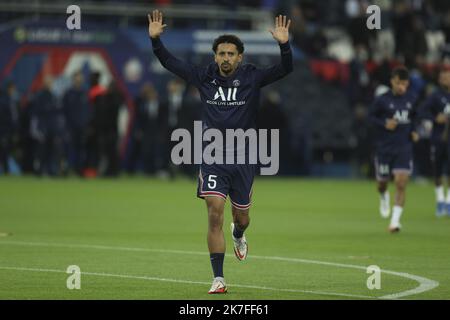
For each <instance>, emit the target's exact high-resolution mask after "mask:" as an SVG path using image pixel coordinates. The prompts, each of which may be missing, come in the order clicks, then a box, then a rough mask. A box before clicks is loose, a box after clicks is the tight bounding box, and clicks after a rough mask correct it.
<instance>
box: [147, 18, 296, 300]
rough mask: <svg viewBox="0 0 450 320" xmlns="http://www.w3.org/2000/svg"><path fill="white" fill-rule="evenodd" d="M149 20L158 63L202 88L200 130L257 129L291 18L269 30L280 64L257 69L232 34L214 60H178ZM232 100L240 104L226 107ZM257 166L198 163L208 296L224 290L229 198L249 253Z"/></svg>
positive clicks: (241, 244) (239, 238) (286, 52)
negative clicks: (262, 99) (211, 275)
mask: <svg viewBox="0 0 450 320" xmlns="http://www.w3.org/2000/svg"><path fill="white" fill-rule="evenodd" d="M148 19H149V35H150V38H151V41H152V45H153V52H154V53H155V55H156V56H157V57H158V59H159V60H160V62H161V64H162V65H163V66H164V67H165V68H167V69H168V70H169V71H171V72H173V73H175V74H176V75H178V76H179V77H181V78H183V79H184V80H186V81H187V82H188V83H190V84H192V85H194V86H195V87H197V89H198V90H199V91H200V96H201V100H202V103H203V127H204V129H206V128H208V129H209V128H215V129H218V130H220V131H221V132H222V133H223V134H224V133H225V130H226V129H243V130H244V131H245V130H247V129H250V128H254V129H256V115H257V110H258V108H259V96H260V89H261V88H262V87H264V86H266V85H268V84H270V83H272V82H275V81H276V80H279V79H281V78H282V77H284V76H286V75H287V74H288V73H290V72H291V71H292V69H293V66H292V52H291V48H290V45H289V32H288V30H289V25H290V20H289V21H288V20H287V19H286V16H281V15H280V16H278V17H276V19H275V28H274V30H270V32H271V34H272V36H273V38H274V39H275V40H276V41H277V42H278V44H279V46H280V51H281V63H280V64H277V65H274V66H272V67H270V68H263V69H259V68H256V67H255V66H254V65H251V64H242V59H243V52H244V45H243V43H242V42H241V40H240V39H239V38H238V37H236V36H234V35H223V36H220V37H219V38H217V39H216V40H215V41H214V43H213V51H214V59H215V63H211V64H209V65H208V66H206V67H196V66H193V65H191V64H188V63H185V62H183V61H180V60H179V59H177V58H175V57H174V56H172V55H171V54H170V53H169V52H168V51H167V49H166V48H165V47H164V45H163V43H162V41H161V39H160V35H161V34H162V33H163V30H164V28H165V27H166V25H165V24H163V17H162V13H161V12H159V11H158V10H155V11H153V12H152V14H151V15H150V14H149V15H148ZM226 93H227V94H226ZM214 100H220V101H221V102H223V103H224V104H225V105H222V106H218V105H214V104H209V103H208V102H211V101H214ZM230 101H232V102H233V103H234V102H240V103H241V104H240V105H232V104H230V105H226V104H227V102H230ZM224 136H225V135H224ZM239 147H243V146H238V148H239ZM247 150H248V149H247ZM255 169H256V166H255V165H252V164H239V165H232V164H226V165H225V164H211V165H206V164H205V163H203V164H202V165H201V167H200V174H199V186H198V192H197V196H198V197H200V198H203V199H205V202H206V206H207V210H208V236H207V240H208V248H209V252H210V259H211V265H212V269H213V273H214V280H213V284H212V286H211V289H210V290H209V293H210V294H214V293H226V292H227V286H226V283H225V279H224V276H223V261H224V256H225V239H224V234H223V230H222V226H223V216H224V214H223V212H224V206H225V201H226V198H227V196H229V197H230V201H231V204H232V215H233V223H232V224H231V228H232V238H233V241H234V252H235V255H236V257H237V258H238V259H239V260H244V259H245V258H246V257H247V248H248V247H247V241H246V238H245V236H244V231H245V229H246V228H247V227H248V225H249V222H250V219H249V208H250V205H251V203H250V198H251V194H252V185H253V178H254V175H255Z"/></svg>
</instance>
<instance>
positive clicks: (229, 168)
mask: <svg viewBox="0 0 450 320" xmlns="http://www.w3.org/2000/svg"><path fill="white" fill-rule="evenodd" d="M255 172H256V165H251V164H239V165H229V164H228V165H220V164H212V165H207V164H202V165H201V166H200V172H199V177H198V188H197V197H199V198H202V199H203V198H205V197H210V196H216V197H221V198H223V199H224V200H226V199H227V196H229V197H230V201H231V205H232V206H233V207H235V208H237V209H241V210H246V209H248V208H250V206H251V197H252V186H253V180H254V177H255Z"/></svg>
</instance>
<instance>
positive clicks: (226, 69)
mask: <svg viewBox="0 0 450 320" xmlns="http://www.w3.org/2000/svg"><path fill="white" fill-rule="evenodd" d="M225 66H226V67H225ZM220 70H222V72H223V73H225V74H227V75H228V74H230V73H232V72H233V67H232V65H231V64H230V63H227V62H224V63H222V64H221V65H220Z"/></svg>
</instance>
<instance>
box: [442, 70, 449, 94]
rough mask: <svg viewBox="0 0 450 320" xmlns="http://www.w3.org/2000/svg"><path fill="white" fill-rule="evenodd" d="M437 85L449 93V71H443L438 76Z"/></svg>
mask: <svg viewBox="0 0 450 320" xmlns="http://www.w3.org/2000/svg"><path fill="white" fill-rule="evenodd" d="M439 83H440V85H441V86H442V87H444V88H445V89H446V90H449V91H450V71H443V72H441V74H440V75H439Z"/></svg>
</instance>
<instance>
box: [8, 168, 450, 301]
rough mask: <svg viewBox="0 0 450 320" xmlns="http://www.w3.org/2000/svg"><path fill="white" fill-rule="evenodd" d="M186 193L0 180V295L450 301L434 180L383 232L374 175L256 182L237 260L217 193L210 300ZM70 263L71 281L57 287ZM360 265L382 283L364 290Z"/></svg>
mask: <svg viewBox="0 0 450 320" xmlns="http://www.w3.org/2000/svg"><path fill="white" fill-rule="evenodd" d="M392 191H393V190H392V186H391V194H392ZM195 192H196V182H195V181H191V180H187V179H177V180H175V181H174V182H170V181H160V180H156V179H148V178H142V177H137V178H126V177H123V178H120V179H117V180H110V179H97V180H90V181H85V180H81V179H77V178H69V179H54V180H53V179H47V178H43V179H37V178H32V177H8V178H7V177H0V299H233V300H235V299H237V300H239V299H294V300H300V299H377V298H400V299H449V298H450V269H449V266H450V250H449V247H450V218H448V217H444V218H441V219H438V218H436V217H435V215H434V190H433V186H432V184H431V183H428V184H417V183H411V184H410V185H409V186H408V190H407V204H406V207H405V210H404V214H403V217H402V224H403V229H402V231H401V233H399V234H389V233H388V232H387V226H388V222H389V221H388V220H384V219H382V218H381V217H380V215H379V213H378V196H377V193H376V192H375V184H374V182H373V181H352V180H310V179H294V178H292V179H286V178H277V177H274V178H259V179H257V180H256V182H255V184H254V195H253V206H252V207H251V210H250V215H251V222H250V227H249V229H248V231H247V232H246V235H247V240H248V242H249V257H248V259H247V260H246V261H243V262H239V261H237V259H236V258H235V257H234V255H233V249H232V241H231V234H230V230H229V225H230V221H231V213H230V204H229V201H227V205H226V213H225V224H224V231H225V237H226V241H227V256H226V259H225V266H224V271H225V278H226V280H227V283H228V287H229V288H228V290H229V292H228V294H226V295H220V296H210V295H208V294H207V291H208V289H209V287H210V283H211V280H212V272H211V267H210V262H209V256H208V254H207V245H206V229H207V216H206V209H205V204H204V202H203V201H201V200H199V199H197V198H196V196H195ZM7 233H10V235H7ZM70 265H77V266H79V267H80V269H81V289H80V290H69V289H68V288H67V286H66V282H67V279H68V277H69V276H70V274H68V273H66V270H67V267H68V266H70ZM370 265H377V266H379V267H380V268H381V269H382V272H381V275H380V279H381V289H373V290H369V289H368V288H367V280H368V277H370V276H371V274H368V273H367V272H366V268H367V267H368V266H370Z"/></svg>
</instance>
